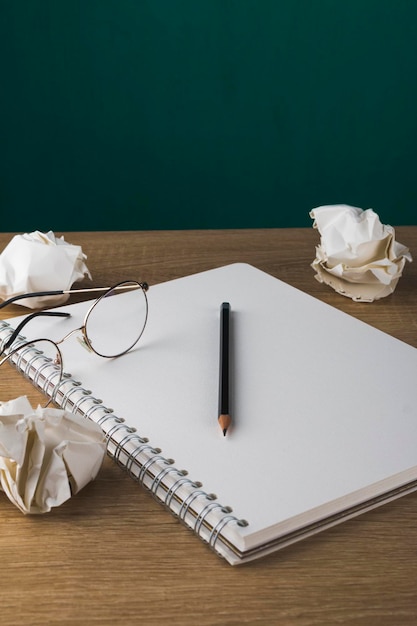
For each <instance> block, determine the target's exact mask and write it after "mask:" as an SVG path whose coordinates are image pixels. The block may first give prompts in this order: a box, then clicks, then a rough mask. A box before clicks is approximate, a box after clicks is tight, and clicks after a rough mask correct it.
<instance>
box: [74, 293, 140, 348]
mask: <svg viewBox="0 0 417 626" xmlns="http://www.w3.org/2000/svg"><path fill="white" fill-rule="evenodd" d="M122 294H123V295H122ZM116 296H118V297H116ZM147 316H148V301H147V298H146V293H145V290H144V289H143V288H142V286H141V285H140V284H139V283H137V282H134V281H126V282H124V283H120V284H119V285H116V286H115V287H113V288H112V289H111V290H109V291H108V292H106V293H105V294H104V295H103V296H101V298H99V299H98V300H97V302H96V303H95V305H94V306H93V307H92V308H91V309H90V312H89V314H88V316H87V319H86V322H85V333H86V335H87V341H88V343H89V344H90V347H91V348H92V349H93V350H94V352H96V353H97V354H98V355H100V356H104V357H114V356H119V355H121V354H124V353H125V352H127V351H128V350H130V349H131V348H133V346H134V345H135V344H136V343H137V341H138V340H139V338H140V336H141V335H142V333H143V330H144V328H145V324H146V320H147Z"/></svg>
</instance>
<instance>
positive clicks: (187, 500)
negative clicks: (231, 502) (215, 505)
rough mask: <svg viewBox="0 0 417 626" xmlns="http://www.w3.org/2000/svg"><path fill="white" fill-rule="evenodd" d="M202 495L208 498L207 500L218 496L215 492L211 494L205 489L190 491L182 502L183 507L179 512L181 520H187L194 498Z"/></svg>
mask: <svg viewBox="0 0 417 626" xmlns="http://www.w3.org/2000/svg"><path fill="white" fill-rule="evenodd" d="M200 497H204V498H207V500H214V499H215V498H216V496H215V495H214V494H209V493H207V492H206V491H204V490H203V489H196V490H195V491H193V492H192V493H190V494H189V495H188V496H187V497H186V498H185V500H184V501H183V503H182V504H181V508H180V510H179V512H178V517H179V518H180V519H181V520H183V521H185V518H186V516H187V513H188V511H189V509H190V506H191V504H192V503H193V502H194V500H196V499H197V498H200Z"/></svg>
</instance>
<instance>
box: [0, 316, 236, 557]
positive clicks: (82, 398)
mask: <svg viewBox="0 0 417 626" xmlns="http://www.w3.org/2000/svg"><path fill="white" fill-rule="evenodd" d="M5 329H6V330H9V329H10V326H9V325H8V324H7V323H4V322H1V323H0V333H1V334H3V331H4V330H5ZM9 336H10V333H9V334H8V336H7V337H5V338H3V337H0V341H1V344H2V345H4V343H5V342H6V341H7V338H8V337H9ZM19 339H20V340H22V341H23V342H24V341H26V339H25V338H24V337H23V338H21V337H20V336H19V337H18V338H17V340H19ZM34 350H35V351H36V354H33V351H34ZM28 354H29V355H30V357H29V358H26V356H27V355H28ZM42 358H44V359H45V361H44V362H43V363H39V364H38V360H41V359H42ZM13 364H14V365H15V367H16V369H19V370H20V371H21V372H22V373H23V375H24V376H26V377H28V378H30V380H31V381H32V382H33V384H34V385H35V386H37V387H38V388H41V389H43V391H44V392H45V393H46V394H47V395H49V396H52V398H53V399H55V402H57V403H59V405H60V406H61V407H62V408H63V409H65V408H66V407H67V406H68V404H70V405H71V406H72V409H71V410H72V412H74V413H76V412H79V413H81V414H82V415H83V416H84V417H85V418H88V419H93V421H95V422H96V423H98V424H99V425H100V426H101V427H102V428H103V432H104V434H105V437H106V440H107V446H108V452H109V454H110V456H111V457H112V458H113V459H114V460H115V461H116V463H117V464H118V465H120V466H122V467H123V468H124V469H125V470H126V472H127V473H128V474H129V475H130V476H131V477H132V478H133V479H134V480H136V481H138V482H139V483H141V484H142V485H143V486H144V487H146V488H147V489H149V491H150V492H151V493H152V495H153V496H154V497H155V498H156V499H157V500H158V501H159V502H160V503H162V504H163V505H164V506H165V507H166V508H167V509H168V510H170V512H171V513H172V514H173V515H175V516H176V517H178V518H179V519H180V520H181V521H182V522H184V523H185V524H186V525H187V526H189V527H190V528H191V529H192V530H193V531H194V532H195V533H196V534H197V535H199V536H200V537H201V538H202V539H203V540H204V541H206V542H207V543H208V545H209V546H210V547H211V548H212V549H213V550H215V551H216V552H219V553H220V554H221V550H220V549H219V547H218V542H220V541H222V540H223V538H222V532H223V530H224V529H225V527H226V526H228V525H229V524H237V525H238V526H240V527H244V526H247V525H248V522H246V520H242V519H239V518H238V517H236V516H235V515H233V514H232V509H231V508H230V507H227V506H223V505H222V504H221V503H219V502H218V501H217V499H216V496H215V495H214V494H211V493H207V492H206V491H205V490H204V489H202V483H200V482H198V481H193V480H191V479H190V478H189V477H188V475H187V472H186V470H179V469H177V468H176V467H175V466H174V460H173V459H169V458H166V457H165V456H164V455H163V454H161V450H160V449H159V448H155V447H154V446H153V445H151V444H150V443H149V440H148V439H147V438H145V437H141V436H140V435H138V434H137V433H136V432H135V429H134V428H130V427H129V426H128V425H127V424H126V423H125V420H124V419H123V418H121V417H118V416H117V415H115V414H114V413H113V410H112V409H109V408H107V407H105V406H104V405H103V404H102V401H101V400H99V399H97V398H94V397H93V395H92V392H91V391H90V390H87V389H84V388H83V387H82V385H81V383H80V382H78V381H76V380H74V379H73V378H72V376H71V375H69V374H64V378H63V379H62V380H61V381H60V382H59V383H56V384H54V382H53V379H54V377H55V376H56V371H55V370H54V371H52V372H50V373H48V375H46V376H45V375H44V376H42V374H43V372H44V371H45V370H46V369H47V368H48V367H53V363H52V362H51V361H50V360H49V359H47V357H45V355H43V353H42V352H41V351H38V350H37V349H36V348H35V347H34V346H32V347H30V346H28V347H26V348H24V349H23V350H22V352H19V353H18V355H17V358H16V359H13ZM31 370H35V373H34V375H33V377H29V372H30V371H31ZM41 377H42V379H43V380H42V383H43V384H42V385H40V384H39V380H40V378H41ZM61 385H62V386H64V385H70V388H69V389H67V390H64V391H62V392H61V397H60V398H59V402H58V400H57V398H56V396H57V391H58V390H59V388H60V387H61ZM50 388H52V389H53V392H52V394H51V393H50V392H49V389H50ZM84 405H88V406H84ZM96 412H101V413H102V414H101V415H100V416H99V417H96V415H95V413H96ZM109 421H110V422H111V425H110V427H109V428H107V423H108V422H109ZM119 433H123V436H122V437H121V438H120V439H119V437H118V436H117V435H118V434H119ZM110 443H111V444H112V446H114V450H113V451H111V450H110V448H109V445H110ZM136 443H137V444H138V445H136V447H134V449H133V450H132V451H131V452H130V451H129V449H128V448H129V444H133V445H135V444H136ZM122 454H125V455H126V460H125V461H122V460H121V456H122ZM141 455H144V457H146V458H145V459H144V460H143V461H141V460H139V457H140V456H141ZM157 465H159V466H161V465H162V466H163V467H159V468H158V470H156V473H155V472H154V470H153V466H157ZM135 467H136V471H134V468H135ZM151 470H152V471H151ZM174 475H176V476H177V478H176V480H175V478H174V482H173V483H172V484H171V485H170V486H168V484H169V482H170V481H169V480H168V484H166V479H167V478H168V477H170V476H174ZM147 478H148V479H150V481H149V480H147ZM146 482H148V484H146ZM149 483H150V484H149ZM162 487H163V489H164V491H165V495H164V496H161V495H160V494H159V493H158V491H159V490H160V489H161V488H162ZM181 487H184V488H185V489H186V490H187V492H188V493H187V495H186V497H184V496H181V497H179V496H178V492H179V490H180V489H181ZM199 499H204V500H205V501H206V502H205V503H204V504H203V505H202V508H201V510H200V511H198V508H199V507H195V506H194V507H193V505H195V503H196V502H197V501H198V500H199ZM174 500H175V501H176V502H177V504H178V505H179V510H178V512H177V511H176V510H175V507H174V504H173V502H174ZM213 516H214V517H213ZM217 516H220V517H219V519H217ZM212 517H213V519H214V522H210V521H209V519H208V518H210V519H211V518H212ZM191 519H192V520H193V522H192V521H191ZM203 528H204V529H205V530H204V532H203ZM223 545H224V544H223Z"/></svg>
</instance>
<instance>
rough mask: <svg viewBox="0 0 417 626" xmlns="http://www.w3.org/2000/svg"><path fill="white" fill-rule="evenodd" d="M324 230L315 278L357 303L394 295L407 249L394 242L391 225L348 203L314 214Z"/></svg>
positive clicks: (319, 208) (313, 266)
mask: <svg viewBox="0 0 417 626" xmlns="http://www.w3.org/2000/svg"><path fill="white" fill-rule="evenodd" d="M310 217H311V218H312V219H313V220H314V223H313V227H314V228H317V229H318V230H319V232H320V235H321V239H320V245H318V246H317V247H316V258H315V260H314V261H313V263H312V265H311V266H312V268H313V269H314V270H315V271H316V272H317V273H316V276H315V278H316V279H317V280H318V281H319V282H323V283H326V285H329V286H330V287H332V288H333V289H334V290H335V291H337V292H338V293H340V294H341V295H343V296H347V297H349V298H352V300H355V301H357V302H373V301H374V300H378V299H379V298H383V297H385V296H388V295H390V294H391V293H393V291H394V289H395V287H396V286H397V283H398V281H399V279H400V277H401V275H402V271H403V269H404V265H405V262H406V261H412V257H411V254H410V251H409V249H408V248H407V247H406V246H403V245H402V244H400V243H398V242H397V241H395V231H394V228H393V227H392V226H389V225H384V224H381V222H380V219H379V217H378V215H377V214H376V213H375V212H374V211H373V210H372V209H366V210H365V211H364V210H362V209H359V208H357V207H352V206H349V205H346V204H339V205H328V206H321V207H317V208H315V209H313V210H312V211H311V212H310Z"/></svg>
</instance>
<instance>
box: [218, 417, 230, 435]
mask: <svg viewBox="0 0 417 626" xmlns="http://www.w3.org/2000/svg"><path fill="white" fill-rule="evenodd" d="M231 423H232V420H231V418H230V415H227V414H223V413H222V414H221V415H219V424H220V428H221V429H222V432H223V437H226V433H227V429H228V428H229V426H230V424H231Z"/></svg>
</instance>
